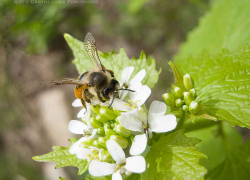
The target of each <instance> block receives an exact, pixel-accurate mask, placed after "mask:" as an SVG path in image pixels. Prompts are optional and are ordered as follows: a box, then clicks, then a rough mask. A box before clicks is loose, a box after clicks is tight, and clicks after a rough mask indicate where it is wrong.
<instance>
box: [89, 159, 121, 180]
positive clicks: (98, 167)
mask: <svg viewBox="0 0 250 180" xmlns="http://www.w3.org/2000/svg"><path fill="white" fill-rule="evenodd" d="M115 168H116V164H110V163H106V162H100V161H97V160H93V161H91V163H90V164H89V173H90V174H91V175H92V176H96V177H100V176H107V175H110V174H112V173H113V172H114V171H115Z"/></svg>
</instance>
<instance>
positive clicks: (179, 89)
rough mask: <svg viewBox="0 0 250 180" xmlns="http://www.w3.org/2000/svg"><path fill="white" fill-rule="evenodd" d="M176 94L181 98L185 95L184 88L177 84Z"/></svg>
mask: <svg viewBox="0 0 250 180" xmlns="http://www.w3.org/2000/svg"><path fill="white" fill-rule="evenodd" d="M174 95H175V96H176V97H178V98H181V97H182V96H183V90H182V89H181V88H179V87H177V86H176V87H175V88H174Z"/></svg>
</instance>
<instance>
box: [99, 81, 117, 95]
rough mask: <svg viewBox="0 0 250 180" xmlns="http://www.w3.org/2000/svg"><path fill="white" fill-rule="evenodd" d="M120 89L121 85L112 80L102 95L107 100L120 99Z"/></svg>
mask: <svg viewBox="0 0 250 180" xmlns="http://www.w3.org/2000/svg"><path fill="white" fill-rule="evenodd" d="M119 89H120V84H119V82H118V81H117V80H115V79H112V80H111V81H110V83H109V86H108V87H107V88H105V89H104V90H103V91H102V95H103V97H104V98H106V99H110V98H112V97H117V98H118V97H119V94H118V90H119Z"/></svg>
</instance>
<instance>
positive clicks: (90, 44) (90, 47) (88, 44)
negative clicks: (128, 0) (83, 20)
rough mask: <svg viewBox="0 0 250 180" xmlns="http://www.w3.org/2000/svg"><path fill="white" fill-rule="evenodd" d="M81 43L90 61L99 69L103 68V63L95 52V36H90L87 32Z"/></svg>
mask: <svg viewBox="0 0 250 180" xmlns="http://www.w3.org/2000/svg"><path fill="white" fill-rule="evenodd" d="M83 45H84V49H85V50H86V52H87V53H88V55H89V57H90V58H91V59H92V61H94V63H95V64H96V66H97V67H98V68H99V69H100V70H103V65H102V63H101V61H100V58H99V55H98V53H97V49H96V44H95V38H94V37H93V36H92V34H91V33H87V35H86V37H85V40H84V43H83Z"/></svg>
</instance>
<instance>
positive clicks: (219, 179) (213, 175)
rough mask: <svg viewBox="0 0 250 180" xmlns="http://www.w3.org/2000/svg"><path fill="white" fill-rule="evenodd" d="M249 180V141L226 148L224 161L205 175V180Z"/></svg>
mask: <svg viewBox="0 0 250 180" xmlns="http://www.w3.org/2000/svg"><path fill="white" fill-rule="evenodd" d="M214 179H216V180H224V179H233V180H242V179H250V140H248V141H247V142H246V143H245V144H242V145H241V146H231V147H230V148H229V147H228V151H227V153H226V159H225V160H224V161H223V162H222V163H221V164H220V165H218V166H217V167H215V168H214V169H213V170H211V172H210V173H209V174H208V175H207V180H214Z"/></svg>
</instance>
